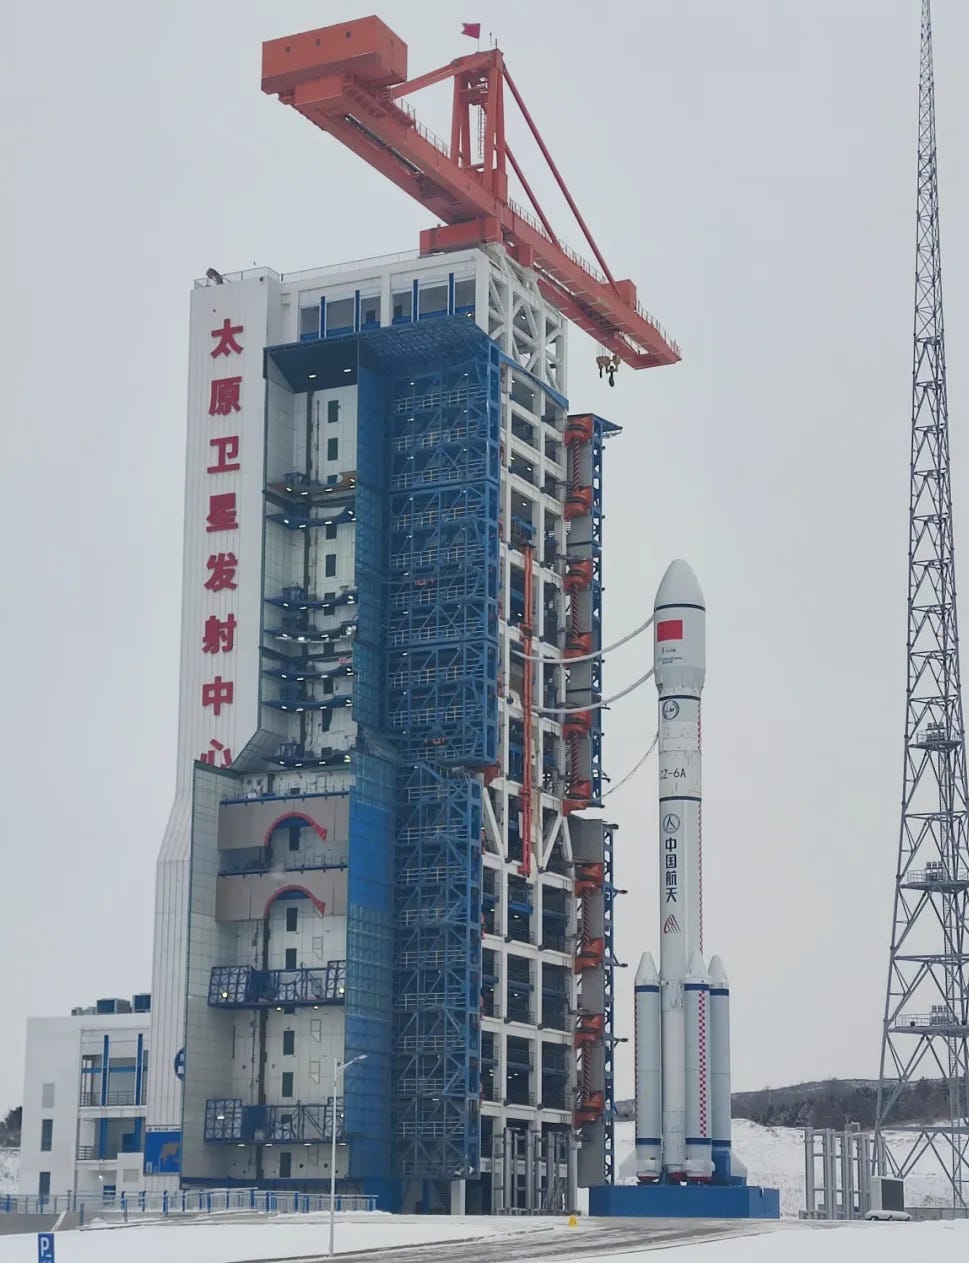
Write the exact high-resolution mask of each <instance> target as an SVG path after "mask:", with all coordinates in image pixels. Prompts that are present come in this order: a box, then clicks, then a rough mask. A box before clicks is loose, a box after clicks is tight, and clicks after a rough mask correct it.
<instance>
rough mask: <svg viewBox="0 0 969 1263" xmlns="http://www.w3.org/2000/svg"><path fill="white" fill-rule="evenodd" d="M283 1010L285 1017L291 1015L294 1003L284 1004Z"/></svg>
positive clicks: (293, 1010) (294, 1009) (294, 1010)
mask: <svg viewBox="0 0 969 1263" xmlns="http://www.w3.org/2000/svg"><path fill="white" fill-rule="evenodd" d="M283 1012H284V1013H285V1014H286V1016H287V1017H292V1016H293V1014H294V1013H295V1012H296V1005H295V1004H286V1005H284V1006H283Z"/></svg>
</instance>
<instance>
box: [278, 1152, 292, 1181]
mask: <svg viewBox="0 0 969 1263" xmlns="http://www.w3.org/2000/svg"><path fill="white" fill-rule="evenodd" d="M292 1174H293V1155H292V1154H291V1153H281V1154H280V1155H279V1178H280V1179H281V1180H288V1179H289V1177H290V1176H291V1175H292Z"/></svg>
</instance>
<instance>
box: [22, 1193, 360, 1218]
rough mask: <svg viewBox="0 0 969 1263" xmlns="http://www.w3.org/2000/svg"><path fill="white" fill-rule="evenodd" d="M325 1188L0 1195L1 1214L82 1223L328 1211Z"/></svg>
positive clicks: (354, 1205)
mask: <svg viewBox="0 0 969 1263" xmlns="http://www.w3.org/2000/svg"><path fill="white" fill-rule="evenodd" d="M334 1209H335V1210H337V1211H338V1212H340V1213H341V1214H366V1213H369V1212H372V1211H375V1210H376V1209H377V1198H376V1197H361V1196H358V1195H356V1194H352V1195H351V1194H346V1193H340V1194H338V1195H337V1197H336V1199H335V1204H334ZM329 1210H330V1197H329V1194H328V1193H296V1192H293V1193H290V1192H286V1191H269V1190H266V1189H254V1188H252V1189H250V1188H231V1189H182V1190H181V1191H180V1192H176V1193H147V1192H144V1191H142V1192H138V1193H119V1194H116V1195H113V1194H106V1195H105V1194H100V1193H98V1194H93V1193H92V1194H85V1193H76V1192H67V1193H55V1194H52V1195H50V1196H48V1197H27V1196H20V1195H15V1194H13V1193H9V1194H6V1195H3V1196H0V1214H5V1215H17V1214H19V1215H56V1214H59V1213H60V1212H61V1211H75V1212H78V1213H79V1215H80V1218H81V1223H82V1224H83V1223H84V1220H85V1215H86V1214H93V1213H95V1212H96V1213H97V1215H98V1217H99V1218H107V1219H108V1220H109V1221H118V1220H120V1221H123V1222H124V1223H127V1222H128V1220H129V1218H133V1217H135V1216H138V1215H152V1216H156V1215H162V1216H163V1217H169V1216H172V1215H224V1214H226V1213H229V1214H231V1213H232V1212H238V1213H245V1214H252V1213H253V1212H255V1213H257V1214H268V1215H294V1214H303V1215H313V1214H328V1213H329Z"/></svg>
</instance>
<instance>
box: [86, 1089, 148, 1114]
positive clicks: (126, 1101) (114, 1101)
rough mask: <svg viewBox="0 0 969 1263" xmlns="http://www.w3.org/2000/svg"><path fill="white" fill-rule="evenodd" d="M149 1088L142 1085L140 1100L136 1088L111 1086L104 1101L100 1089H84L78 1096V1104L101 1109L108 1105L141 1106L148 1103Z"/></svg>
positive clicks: (87, 1107)
mask: <svg viewBox="0 0 969 1263" xmlns="http://www.w3.org/2000/svg"><path fill="white" fill-rule="evenodd" d="M147 1100H148V1090H147V1087H142V1090H141V1099H140V1100H139V1099H138V1097H137V1094H136V1092H135V1089H134V1088H113V1089H112V1088H109V1089H108V1093H107V1096H106V1097H105V1099H104V1100H103V1101H102V1100H101V1091H100V1089H98V1090H96V1091H93V1092H92V1091H82V1092H81V1094H80V1096H79V1097H78V1105H79V1106H80V1107H81V1108H82V1109H100V1108H101V1107H102V1106H106V1105H133V1106H138V1107H141V1106H143V1105H145V1104H146V1103H147Z"/></svg>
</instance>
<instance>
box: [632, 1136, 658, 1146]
mask: <svg viewBox="0 0 969 1263" xmlns="http://www.w3.org/2000/svg"><path fill="white" fill-rule="evenodd" d="M636 1144H637V1145H658V1144H662V1141H661V1140H660V1138H659V1136H637V1137H636Z"/></svg>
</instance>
